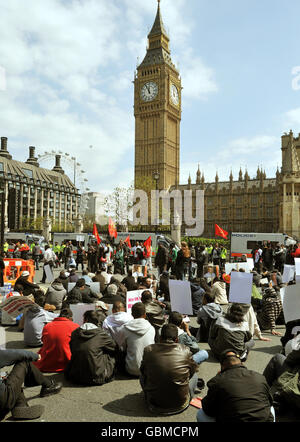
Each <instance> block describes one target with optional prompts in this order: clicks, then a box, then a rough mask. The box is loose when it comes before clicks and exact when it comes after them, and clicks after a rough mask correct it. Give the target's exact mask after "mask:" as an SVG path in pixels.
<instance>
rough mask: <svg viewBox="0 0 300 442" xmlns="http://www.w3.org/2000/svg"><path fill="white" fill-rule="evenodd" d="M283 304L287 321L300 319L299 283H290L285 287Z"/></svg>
mask: <svg viewBox="0 0 300 442" xmlns="http://www.w3.org/2000/svg"><path fill="white" fill-rule="evenodd" d="M282 305H283V314H284V321H285V323H287V322H290V321H295V320H296V319H300V285H299V284H293V285H288V286H286V287H285V291H284V295H283V301H282Z"/></svg>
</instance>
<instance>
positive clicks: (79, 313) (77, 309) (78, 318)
mask: <svg viewBox="0 0 300 442" xmlns="http://www.w3.org/2000/svg"><path fill="white" fill-rule="evenodd" d="M69 307H70V309H71V310H72V312H73V322H75V324H78V325H82V324H83V315H84V313H85V312H87V311H89V310H95V309H96V306H95V304H70V306H69Z"/></svg>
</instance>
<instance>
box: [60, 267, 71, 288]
mask: <svg viewBox="0 0 300 442" xmlns="http://www.w3.org/2000/svg"><path fill="white" fill-rule="evenodd" d="M69 276H70V274H69V272H65V271H64V270H62V271H61V272H60V274H59V277H58V279H59V280H60V282H61V283H62V285H63V286H64V289H65V290H66V291H67V292H68V284H69Z"/></svg>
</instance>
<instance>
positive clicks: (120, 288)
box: [104, 275, 127, 302]
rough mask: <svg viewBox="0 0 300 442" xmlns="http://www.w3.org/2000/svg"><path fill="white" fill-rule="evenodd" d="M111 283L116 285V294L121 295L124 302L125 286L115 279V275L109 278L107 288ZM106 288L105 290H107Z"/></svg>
mask: <svg viewBox="0 0 300 442" xmlns="http://www.w3.org/2000/svg"><path fill="white" fill-rule="evenodd" d="M111 284H114V285H116V286H117V287H118V291H117V295H119V296H121V297H122V298H123V300H124V302H126V295H127V288H126V287H125V285H124V284H123V283H122V282H120V281H119V280H118V279H116V278H115V275H114V276H112V277H111V280H110V283H109V284H108V286H107V289H108V287H109V286H110V285H111ZM107 289H106V291H107ZM104 293H105V292H104Z"/></svg>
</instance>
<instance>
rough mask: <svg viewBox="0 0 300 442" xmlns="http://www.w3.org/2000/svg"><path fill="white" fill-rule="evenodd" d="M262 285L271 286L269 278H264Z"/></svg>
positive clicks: (261, 281)
mask: <svg viewBox="0 0 300 442" xmlns="http://www.w3.org/2000/svg"><path fill="white" fill-rule="evenodd" d="M260 284H261V285H265V284H269V280H268V278H263V279H261V280H260Z"/></svg>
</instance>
